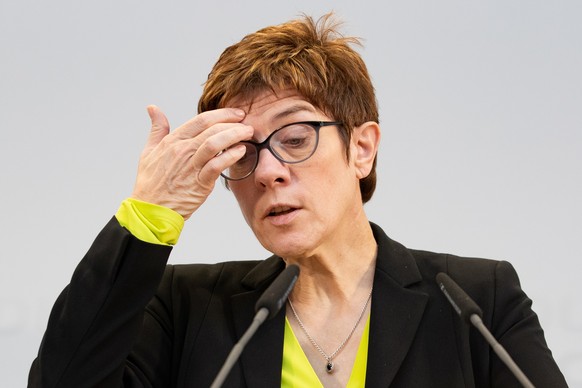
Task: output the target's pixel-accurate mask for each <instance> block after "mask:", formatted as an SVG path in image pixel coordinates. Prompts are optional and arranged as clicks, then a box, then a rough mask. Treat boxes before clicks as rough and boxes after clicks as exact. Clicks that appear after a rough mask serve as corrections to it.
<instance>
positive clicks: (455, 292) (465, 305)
mask: <svg viewBox="0 0 582 388" xmlns="http://www.w3.org/2000/svg"><path fill="white" fill-rule="evenodd" d="M436 282H437V284H438V286H439V288H440V289H441V291H442V292H443V294H445V296H446V297H447V299H448V301H449V302H450V303H451V305H452V306H453V309H454V310H455V311H456V312H457V314H459V315H460V316H461V319H462V320H463V321H464V322H466V323H471V324H473V326H475V327H476V328H477V330H479V332H480V333H481V335H483V337H485V340H487V342H488V343H489V345H490V346H491V347H492V348H493V350H494V351H495V353H497V356H499V358H500V359H501V361H503V363H504V364H505V365H506V366H507V367H508V368H509V370H510V371H511V373H513V375H514V376H515V377H516V378H517V380H518V381H519V382H520V383H521V384H522V385H523V386H524V387H526V388H535V387H534V385H533V384H532V383H531V381H530V380H529V379H528V378H527V376H526V375H525V374H524V373H523V372H522V370H521V369H520V368H519V366H517V364H516V363H515V362H514V361H513V359H512V358H511V356H510V355H509V353H507V351H506V350H505V348H504V347H503V346H502V345H501V344H500V343H499V342H497V340H496V339H495V337H493V334H491V332H490V331H489V330H488V329H487V327H485V324H484V323H483V321H482V320H481V317H482V316H483V312H482V311H481V308H480V307H479V306H478V305H477V303H475V301H474V300H473V299H471V297H469V295H467V293H466V292H465V291H463V289H462V288H461V287H460V286H459V285H458V284H457V283H456V282H455V281H454V280H453V279H451V278H450V277H449V275H447V274H446V273H444V272H440V273H438V274H437V276H436Z"/></svg>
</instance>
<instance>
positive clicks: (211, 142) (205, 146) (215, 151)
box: [190, 124, 254, 170]
mask: <svg viewBox="0 0 582 388" xmlns="http://www.w3.org/2000/svg"><path fill="white" fill-rule="evenodd" d="M217 128H219V129H217ZM253 132H254V129H253V127H251V126H250V125H244V124H219V125H215V126H214V127H213V129H212V130H209V131H207V132H205V133H204V135H206V134H209V133H211V134H209V135H208V136H207V137H206V138H205V139H204V140H203V141H202V143H200V145H199V146H198V147H197V149H196V152H195V153H193V154H192V156H191V159H190V163H191V165H192V167H193V169H194V170H201V169H202V168H203V167H204V166H205V165H206V164H207V163H208V162H210V161H212V160H213V159H214V158H216V156H217V155H221V154H223V153H224V152H225V150H229V149H230V150H232V149H233V148H234V147H233V145H235V144H236V143H238V142H240V141H243V140H248V139H250V138H251V136H252V135H253ZM201 137H202V136H199V137H198V138H197V139H192V143H193V144H195V143H197V142H198V141H199V140H200V138H201ZM242 149H245V147H242ZM239 158H240V157H239ZM236 160H238V158H237V159H236ZM233 163H234V161H233Z"/></svg>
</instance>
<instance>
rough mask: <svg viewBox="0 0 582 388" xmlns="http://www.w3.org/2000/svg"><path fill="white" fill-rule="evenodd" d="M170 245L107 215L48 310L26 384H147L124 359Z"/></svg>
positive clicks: (157, 282)
mask: <svg viewBox="0 0 582 388" xmlns="http://www.w3.org/2000/svg"><path fill="white" fill-rule="evenodd" d="M170 252H171V247H169V246H163V245H155V244H149V243H145V242H143V241H140V240H138V239H136V238H135V237H133V236H132V235H131V234H130V233H129V232H128V231H127V230H125V229H124V228H122V227H121V226H120V225H119V223H118V221H117V219H115V217H114V218H113V219H111V221H110V222H109V223H108V224H107V225H106V226H105V228H104V229H103V230H102V231H101V233H100V234H99V235H98V236H97V238H96V239H95V241H94V243H93V244H92V246H91V248H90V249H89V251H88V252H87V254H86V255H85V257H84V258H83V259H82V261H81V262H80V263H79V265H78V266H77V268H76V270H75V271H74V273H73V276H72V278H71V281H70V283H69V285H68V286H67V287H66V288H65V289H64V290H63V292H62V293H61V294H60V296H59V297H58V299H57V301H56V303H55V305H54V307H53V309H52V311H51V314H50V317H49V322H48V326H47V330H46V332H45V335H44V337H43V340H42V343H41V346H40V350H39V353H38V356H37V358H36V359H35V360H34V362H33V364H32V367H31V370H30V374H29V381H28V384H29V387H43V388H44V387H119V386H122V385H125V386H149V385H150V383H149V382H148V381H147V379H145V378H144V374H143V373H142V372H141V371H139V368H138V367H136V366H135V365H133V364H132V363H131V362H129V361H128V360H127V358H128V354H129V353H130V351H131V349H132V347H133V346H134V343H135V341H136V338H137V337H138V336H139V335H140V332H141V327H142V322H143V317H144V310H145V306H146V305H147V303H148V302H149V301H150V300H151V299H152V297H153V295H154V293H155V292H156V289H157V287H158V285H159V283H160V280H161V278H162V275H163V273H164V270H165V267H166V262H167V260H168V257H169V255H170ZM160 338H161V340H163V338H164V337H163V336H161V337H160ZM168 362H169V360H168Z"/></svg>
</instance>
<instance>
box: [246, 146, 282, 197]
mask: <svg viewBox="0 0 582 388" xmlns="http://www.w3.org/2000/svg"><path fill="white" fill-rule="evenodd" d="M254 179H255V184H256V185H257V186H260V187H271V186H273V185H276V184H284V183H286V182H288V181H289V166H288V165H287V164H286V163H283V162H281V161H280V160H279V159H277V158H276V157H275V156H274V155H273V154H272V153H271V151H269V150H268V149H266V148H264V149H262V150H261V151H260V152H259V161H258V163H257V168H256V169H255V172H254Z"/></svg>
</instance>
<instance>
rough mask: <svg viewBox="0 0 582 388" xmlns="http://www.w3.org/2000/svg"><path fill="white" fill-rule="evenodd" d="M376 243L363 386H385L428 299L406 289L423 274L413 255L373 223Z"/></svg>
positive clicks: (401, 359)
mask: <svg viewBox="0 0 582 388" xmlns="http://www.w3.org/2000/svg"><path fill="white" fill-rule="evenodd" d="M372 228H373V230H374V235H375V237H376V241H377V243H378V257H377V263H376V272H375V275H374V291H373V294H372V307H371V316H370V339H369V348H368V363H367V373H366V386H369V387H380V386H384V387H387V386H389V385H390V384H391V382H392V380H393V379H394V377H395V376H396V373H397V372H398V369H399V368H400V365H401V364H402V361H403V360H404V358H405V356H406V354H407V353H408V350H409V349H410V346H411V344H412V341H413V340H414V336H415V333H416V330H417V328H418V325H419V323H420V321H421V319H422V315H423V313H424V309H425V307H426V304H427V301H428V295H426V294H424V293H421V292H418V291H414V290H411V289H408V288H407V287H408V286H410V285H411V284H414V283H417V282H419V281H420V280H421V279H422V278H421V275H420V272H419V271H418V268H417V266H416V263H415V262H414V258H413V257H412V256H411V255H410V253H409V252H408V251H407V250H406V248H404V247H403V246H401V245H400V244H398V243H396V242H394V241H392V240H390V239H389V238H388V237H387V236H386V235H385V234H384V232H383V231H382V230H381V229H380V228H379V227H377V226H376V225H373V224H372Z"/></svg>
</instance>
